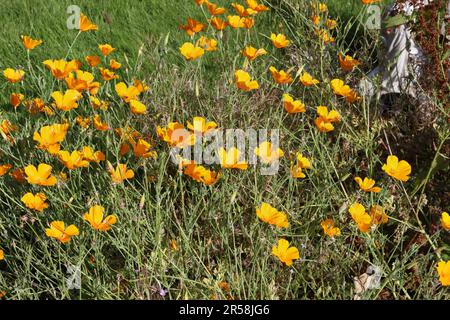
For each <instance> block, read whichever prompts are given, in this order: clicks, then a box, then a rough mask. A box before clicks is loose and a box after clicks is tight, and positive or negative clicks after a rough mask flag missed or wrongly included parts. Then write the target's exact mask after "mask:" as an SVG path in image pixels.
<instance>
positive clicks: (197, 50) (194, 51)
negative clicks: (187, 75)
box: [180, 42, 205, 61]
mask: <svg viewBox="0 0 450 320" xmlns="http://www.w3.org/2000/svg"><path fill="white" fill-rule="evenodd" d="M180 52H181V54H182V55H183V56H184V57H185V58H186V60H188V61H192V60H196V59H198V58H200V57H201V56H203V55H204V54H205V49H203V48H201V47H196V46H194V45H193V44H192V43H190V42H185V43H184V44H183V45H182V46H181V47H180Z"/></svg>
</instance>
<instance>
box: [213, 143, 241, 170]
mask: <svg viewBox="0 0 450 320" xmlns="http://www.w3.org/2000/svg"><path fill="white" fill-rule="evenodd" d="M218 155H219V160H220V165H221V166H222V168H224V169H239V170H247V169H248V164H247V162H245V161H240V160H239V159H240V156H241V153H240V151H239V150H238V149H237V148H235V147H233V148H231V149H229V150H228V151H227V150H225V148H220V149H219V150H218Z"/></svg>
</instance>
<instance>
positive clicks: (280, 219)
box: [256, 202, 289, 228]
mask: <svg viewBox="0 0 450 320" xmlns="http://www.w3.org/2000/svg"><path fill="white" fill-rule="evenodd" d="M256 216H257V217H258V218H259V219H260V220H261V221H263V222H266V223H268V224H272V225H274V226H277V227H278V228H287V227H289V221H288V218H287V215H286V213H284V212H281V211H278V210H277V209H275V208H274V207H272V206H271V205H270V204H268V203H266V202H263V203H262V204H261V206H259V207H257V208H256Z"/></svg>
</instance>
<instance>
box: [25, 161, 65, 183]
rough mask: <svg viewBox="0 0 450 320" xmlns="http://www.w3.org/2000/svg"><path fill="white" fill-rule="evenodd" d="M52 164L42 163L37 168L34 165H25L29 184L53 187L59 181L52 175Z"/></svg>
mask: <svg viewBox="0 0 450 320" xmlns="http://www.w3.org/2000/svg"><path fill="white" fill-rule="evenodd" d="M52 169H53V168H52V166H50V165H48V164H45V163H41V164H39V166H38V167H37V168H36V167H35V166H33V165H28V166H26V167H25V174H26V179H27V182H28V183H29V184H37V185H40V186H47V187H51V186H54V185H55V184H56V183H57V180H56V178H55V176H52Z"/></svg>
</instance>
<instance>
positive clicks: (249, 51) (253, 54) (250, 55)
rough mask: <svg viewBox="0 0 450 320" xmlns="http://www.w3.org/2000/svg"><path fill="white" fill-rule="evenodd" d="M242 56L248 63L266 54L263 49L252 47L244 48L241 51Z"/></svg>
mask: <svg viewBox="0 0 450 320" xmlns="http://www.w3.org/2000/svg"><path fill="white" fill-rule="evenodd" d="M242 54H243V55H244V57H246V58H247V59H248V60H249V61H253V60H255V59H256V58H258V57H260V56H262V55H265V54H267V51H266V50H265V49H263V48H261V49H256V48H254V47H251V46H250V47H245V49H244V50H243V51H242Z"/></svg>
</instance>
